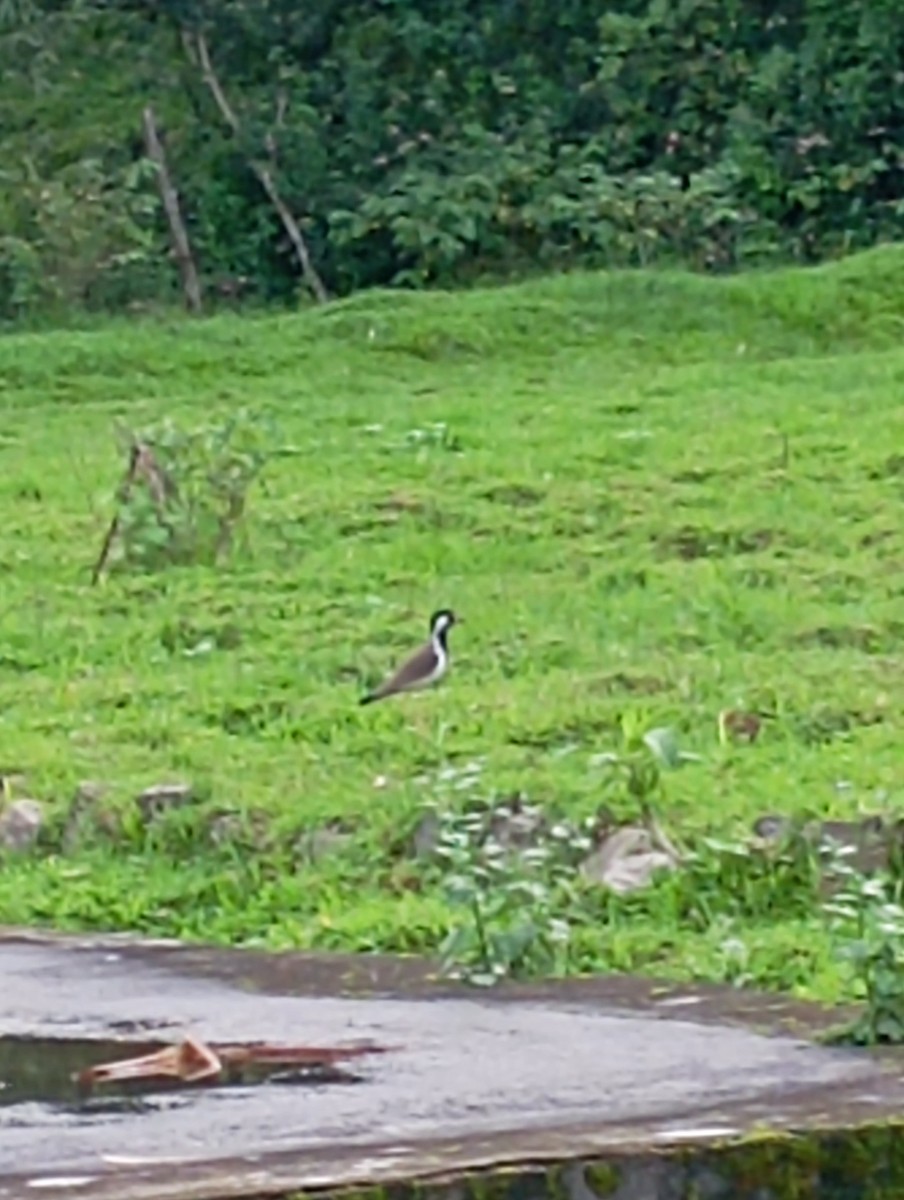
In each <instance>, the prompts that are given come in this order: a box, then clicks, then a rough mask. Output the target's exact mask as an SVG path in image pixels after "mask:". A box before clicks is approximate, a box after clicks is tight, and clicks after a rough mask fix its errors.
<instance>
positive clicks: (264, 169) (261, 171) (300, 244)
mask: <svg viewBox="0 0 904 1200" xmlns="http://www.w3.org/2000/svg"><path fill="white" fill-rule="evenodd" d="M182 45H183V46H184V47H185V52H186V54H187V55H188V58H189V61H190V62H192V63H194V64H195V65H197V66H199V67H200V70H201V78H202V79H203V80H204V83H205V84H206V85H207V88H208V90H209V91H210V94H211V96H213V99H214V102H215V104H216V106H217V108H218V109H219V110H220V114H221V115H222V117H223V120H224V121H225V122H226V124H227V125H228V126H229V128H230V129H231V130H232V132H233V133H234V134H235V135H236V136H238V135H239V134H240V133H241V129H242V124H241V121H240V120H239V118H238V115H237V114H236V111H235V109H234V108H233V107H232V105H231V104H230V103H229V99H228V97H227V96H226V93H225V92H224V91H223V87H222V84H221V83H220V80H219V77H218V76H217V73H216V71H215V70H214V68H213V63H212V62H211V61H210V51H209V49H208V46H207V39H206V38H205V36H204V34H203V33H202V32H201V31H200V30H198V31H196V32H195V33H191V32H189V30H187V29H183V31H182ZM248 165H249V166H250V167H251V170H252V171H253V172H254V174H255V175H256V176H257V179H258V182H259V183H260V185H261V187H262V188H263V189H264V191H265V192H266V194H267V197H268V199H269V200H270V203H271V204H272V205H273V207H274V208H275V209H276V211H277V213H278V215H279V219H280V221H282V224H283V229H285V231H286V234H287V235H288V238H289V241H290V242H291V243H292V246H293V247H294V249H295V254H296V256H297V258H298V263H299V266H300V267H301V277H302V279H303V280H304V282H305V283H306V284H307V286H308V288H309V289H310V291H311V293H312V294H313V295H314V297H315V299H316V300H318V301H319V303H321V304H324V303H326V301H327V300H329V294H328V293H327V290H326V288H325V287H324V286H323V280H322V279H321V278H320V276H319V275H318V273H317V270H316V268H315V267H314V264H313V262H312V260H311V255H310V252H309V250H308V245H307V242H306V241H305V239H304V234H303V233H302V232H301V229H300V228H299V227H298V222H297V221H296V220H295V217H294V216H293V215H292V211H291V209H290V208H289V206H288V205H287V204H286V202H285V201H284V200H283V198H282V196H281V195H280V192H279V188H278V187H277V186H276V180H275V179H274V178H273V173H272V171H271V170H270V168H269V167H268V165H267V164H266V163H265V162H261V161H260V160H259V159H256V158H249V160H248Z"/></svg>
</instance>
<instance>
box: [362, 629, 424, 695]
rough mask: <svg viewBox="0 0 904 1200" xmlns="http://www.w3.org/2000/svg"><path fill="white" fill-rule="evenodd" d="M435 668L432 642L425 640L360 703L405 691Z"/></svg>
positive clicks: (422, 679)
mask: <svg viewBox="0 0 904 1200" xmlns="http://www.w3.org/2000/svg"><path fill="white" fill-rule="evenodd" d="M435 669H436V654H435V652H434V649H433V646H432V644H431V643H430V642H427V643H426V645H424V646H421V648H420V650H415V652H414V654H412V656H411V657H410V658H409V659H406V660H405V662H403V663H402V665H401V666H400V667H399V669H398V670H397V671H396V672H395V674H394V675H390V677H389V678H388V679H387V680H386V682H385V683H381V684H380V686H379V687H378V688H374V690H373V691H372V692H370V693H369V694H368V695H367V696H365V697H364V700H363V701H362V703H367V702H370V701H373V700H383V699H385V697H386V696H392V695H395V693H396V692H407V691H409V690H410V689H411V688H412V687H416V686H417V685H418V684H419V683H421V682H423V681H424V680H425V679H427V678H429V676H430V675H432V674H433V671H434V670H435Z"/></svg>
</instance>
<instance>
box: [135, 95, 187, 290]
mask: <svg viewBox="0 0 904 1200" xmlns="http://www.w3.org/2000/svg"><path fill="white" fill-rule="evenodd" d="M141 117H142V122H143V124H144V143H145V146H146V147H147V152H148V158H149V159H150V160H151V162H152V163H153V164H154V166H155V167H156V168H157V183H158V186H159V188H160V198H161V200H162V201H163V211H164V212H165V213H166V219H167V221H168V222H169V227H170V236H171V237H172V240H173V252H174V253H175V255H176V262H177V263H178V265H179V274H180V275H181V276H182V291H183V293H184V295H185V306H186V308H187V309H188V310H189V312H194V313H198V312H200V311H201V280H200V279H199V278H198V269H197V267H196V266H195V259H194V255H193V254H192V250H191V242H190V241H189V240H188V230H187V229H186V228H185V222H184V221H183V220H182V211H181V209H180V208H179V194H178V192H177V191H176V188H175V186H174V184H173V178H172V176H171V175H170V172H169V167H168V165H167V162H166V154H165V152H164V149H163V144H162V142H161V141H160V135H159V134H158V132H157V122H156V120H155V118H154V110H153V109H152V108H151V106H150V105H148V106H147V108H145V110H144V112H143V113H142V114H141Z"/></svg>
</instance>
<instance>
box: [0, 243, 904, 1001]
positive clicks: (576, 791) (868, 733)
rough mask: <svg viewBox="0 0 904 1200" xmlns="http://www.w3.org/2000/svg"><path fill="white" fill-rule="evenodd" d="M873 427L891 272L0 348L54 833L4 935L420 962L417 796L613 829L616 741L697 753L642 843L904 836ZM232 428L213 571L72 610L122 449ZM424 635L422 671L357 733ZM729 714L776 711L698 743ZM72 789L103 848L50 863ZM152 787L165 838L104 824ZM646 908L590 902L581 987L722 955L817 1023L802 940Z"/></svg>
mask: <svg viewBox="0 0 904 1200" xmlns="http://www.w3.org/2000/svg"><path fill="white" fill-rule="evenodd" d="M902 399H904V250H902V248H899V247H889V248H884V249H881V250H877V251H875V252H872V253H869V254H866V255H861V256H857V257H854V258H851V259H848V260H846V261H844V262H841V263H838V264H833V265H830V266H826V267H821V268H817V269H811V270H789V271H782V272H775V273H768V274H756V275H750V276H745V277H740V278H731V279H703V278H697V277H692V276H689V275H684V274H671V273H665V274H663V273H658V274H653V273H649V274H647V273H634V274H615V275H605V274H584V275H573V276H566V277H557V278H549V279H542V280H538V281H533V282H528V283H525V284H522V285H519V286H514V287H507V288H500V289H487V290H482V291H477V292H473V293H469V294H460V295H449V294H427V295H414V294H372V295H362V296H360V297H357V298H354V299H352V300H350V301H347V302H342V303H337V304H334V305H332V306H330V307H328V308H327V309H324V310H321V311H313V312H303V313H300V314H298V315H291V316H269V317H237V316H221V317H217V318H214V319H211V320H207V321H204V322H199V323H193V322H190V321H188V320H181V319H172V320H157V321H152V320H146V321H136V322H133V323H126V322H119V323H115V324H110V325H108V326H105V327H103V328H101V329H99V330H96V331H87V332H58V333H48V334H33V335H32V334H16V335H8V336H6V337H4V338H2V339H0V414H2V415H0V497H2V517H3V519H2V524H0V570H2V604H0V772H6V773H9V772H18V773H21V774H22V775H24V777H25V778H24V781H19V782H16V783H15V785H14V791H13V796H14V797H15V796H25V795H27V796H32V797H36V798H37V799H39V800H41V801H43V802H45V803H46V805H47V806H48V812H49V817H48V825H47V827H46V829H45V831H44V836H43V838H42V842H41V844H40V845H39V847H38V848H37V850H35V851H34V852H33V853H32V854H30V855H29V856H27V857H25V858H16V857H7V858H5V859H3V860H2V861H0V923H2V922H6V923H43V924H54V925H57V926H59V927H64V928H78V927H81V928H86V927H87V928H127V929H137V930H142V931H152V932H155V933H166V934H173V935H179V936H185V937H191V938H199V939H212V940H218V941H233V942H246V943H248V942H250V943H257V944H266V945H273V946H318V947H335V948H344V949H360V950H372V949H388V950H405V951H421V952H427V953H430V952H434V951H435V950H436V948H437V946H438V944H439V942H440V941H441V939H442V937H443V935H444V933H445V931H446V929H447V927H448V924H449V920H450V912H451V910H450V909H449V907H448V906H447V904H446V901H445V899H444V897H443V892H442V889H441V887H440V884H439V881H438V879H437V877H436V873H435V871H433V872H432V871H431V868H429V867H427V866H423V865H422V864H419V863H417V862H414V861H413V859H412V857H411V855H410V853H409V836H410V833H411V831H412V829H413V828H414V826H415V825H416V823H417V821H418V818H419V814H420V813H421V811H422V809H423V807H424V806H425V805H427V804H430V803H436V804H439V805H440V806H441V807H443V806H449V805H453V806H454V805H456V804H461V803H463V802H464V801H465V799H467V798H468V797H466V796H464V794H463V793H459V792H457V791H456V790H455V789H454V788H453V787H450V786H449V785H448V783H447V782H444V780H447V779H448V772H447V771H446V768H448V767H450V766H451V767H453V768H456V767H459V768H460V767H462V766H463V765H465V764H468V763H477V764H478V766H479V771H478V770H475V771H474V772H473V778H474V780H475V782H474V783H473V784H472V785H471V790H470V798H471V799H473V798H474V796H475V795H476V796H483V797H486V798H491V797H493V796H507V795H510V794H512V793H516V792H517V793H520V794H522V795H524V796H525V797H527V798H528V799H529V800H530V801H531V802H533V803H536V804H539V805H541V806H543V808H544V809H546V810H547V811H548V812H550V813H551V814H556V815H563V816H570V817H572V818H577V817H581V816H584V815H588V814H590V813H592V812H594V811H595V810H596V808H597V807H598V806H599V804H600V803H601V801H602V799H603V793H604V791H605V799H606V802H607V803H609V804H610V805H614V806H615V808H616V811H617V814H618V816H619V817H620V818H623V819H625V820H630V819H632V818H635V817H636V816H637V811H636V806H635V805H634V804H633V802H632V800H631V798H630V796H629V795H627V794H626V793H625V794H623V795H619V794H614V795H613V792H612V789H611V788H608V789H607V788H606V786H605V781H604V779H603V773H604V772H603V770H602V768H601V766H600V764H599V761H598V756H599V755H601V754H604V753H605V752H606V751H610V750H615V749H618V748H619V746H620V744H621V738H622V729H623V727H624V725H625V723H629V724H630V723H636V724H637V725H639V726H640V727H643V728H646V727H652V726H670V727H672V728H673V729H674V730H676V731H677V733H678V735H679V737H680V739H681V744H682V746H683V747H685V748H686V749H688V750H692V751H694V752H696V753H697V754H699V755H700V756H701V759H700V761H699V762H697V763H693V764H690V765H688V766H686V767H684V768H682V769H681V770H679V771H675V772H673V773H670V774H669V775H668V777H667V779H666V783H665V787H666V792H665V799H664V801H663V802H662V805H661V810H660V818H661V820H662V822H663V824H664V825H665V826H666V828H667V829H668V831H669V832H670V834H671V835H672V836H673V837H675V838H678V839H680V840H681V842H682V843H683V844H685V845H689V846H691V847H693V845H694V844H695V839H700V838H702V837H704V836H712V837H719V838H727V839H737V838H739V837H744V836H747V835H748V834H749V832H750V828H751V824H752V822H753V821H754V820H755V819H756V818H757V817H758V816H761V815H763V814H765V813H783V814H788V815H800V814H803V813H808V814H813V815H817V816H825V815H832V816H837V817H854V816H857V815H858V814H861V813H872V812H880V811H888V810H895V809H897V808H899V806H900V785H901V782H902V776H904V756H902V748H901V716H900V711H901V700H902V695H904V684H902V655H901V643H902V633H904V602H902V601H904V575H902V567H904V523H902V505H904V404H902ZM241 406H244V407H248V408H250V409H252V410H253V411H255V412H260V413H261V414H265V415H267V416H268V417H269V418H271V419H272V420H273V421H274V422H275V425H276V428H277V432H276V434H275V435H274V436H275V438H276V441H275V443H274V449H277V450H279V454H278V455H276V456H275V457H274V459H273V461H272V463H271V464H270V466H269V467H268V470H267V472H266V475H265V478H264V481H263V485H262V486H259V487H256V488H255V490H254V492H253V493H252V496H251V499H250V503H249V509H248V515H247V520H246V523H245V526H244V534H243V540H242V543H241V544H240V545H239V546H238V547H237V548H236V550H235V552H234V554H233V555H232V556H231V557H230V558H229V559H228V560H226V561H225V562H223V563H222V565H221V566H220V567H218V568H217V569H211V568H207V567H178V568H170V569H167V570H164V571H159V572H156V573H154V574H145V575H141V574H137V573H134V572H133V573H123V572H119V573H114V574H112V575H111V576H110V577H109V578H106V579H105V580H104V581H103V582H102V583H101V584H100V585H98V586H97V587H92V586H91V582H90V572H91V567H92V564H93V561H94V559H95V558H96V556H97V552H98V549H99V546H100V542H101V539H102V537H103V534H104V531H105V528H106V526H107V524H108V522H109V520H110V516H111V514H112V503H113V494H114V491H115V488H116V486H117V483H118V481H119V479H120V477H121V474H122V469H123V462H122V457H121V451H120V449H119V447H118V445H117V442H116V438H115V428H116V423H117V422H122V423H124V424H125V425H127V426H129V427H133V428H141V427H143V426H145V425H147V424H151V423H153V422H155V421H157V420H160V419H162V418H164V417H170V418H172V419H173V420H175V421H176V422H178V423H180V424H181V425H184V426H185V427H186V428H192V427H195V426H199V425H203V424H205V423H207V422H210V421H213V420H217V419H219V418H221V417H223V416H226V415H228V414H229V413H230V411H232V410H234V409H235V408H237V407H241ZM441 606H450V607H452V608H454V609H455V610H456V611H457V612H458V613H460V615H461V616H462V617H463V618H464V620H463V623H462V624H461V625H460V626H459V627H457V628H456V629H454V630H453V633H452V639H451V645H452V653H453V668H452V672H451V674H450V676H449V678H448V680H447V681H446V682H445V683H444V684H443V685H442V686H441V687H440V688H439V689H437V690H436V691H434V692H432V693H430V694H427V695H423V696H415V697H409V698H402V699H399V700H393V701H387V702H386V703H385V704H380V705H374V706H371V707H367V708H359V706H358V704H357V701H358V698H359V696H360V694H361V693H362V691H363V690H364V689H365V687H366V686H367V685H368V684H372V683H374V682H375V681H377V680H378V679H379V678H380V677H381V675H382V674H383V672H384V671H385V670H386V669H388V668H389V667H390V666H391V665H392V664H393V663H394V662H396V661H397V660H398V658H399V656H400V655H403V654H404V653H405V652H406V651H407V650H408V648H409V647H413V646H414V645H415V644H416V643H417V641H418V640H420V639H422V638H423V636H424V635H425V633H426V624H427V618H428V616H429V614H430V612H431V611H432V610H433V609H434V608H438V607H441ZM725 707H742V708H743V707H753V708H757V707H759V708H763V709H766V710H769V711H770V712H773V713H774V714H775V716H774V719H772V720H769V721H767V722H766V723H765V726H764V731H763V733H762V736H761V738H760V740H759V741H758V742H757V743H756V744H755V745H753V746H751V747H737V748H734V749H731V748H725V747H722V746H721V745H720V744H719V741H718V737H717V716H718V713H719V711H720V710H721V709H723V708H725ZM444 771H446V773H445V774H444ZM83 780H92V781H96V782H98V783H100V784H103V785H104V786H105V788H106V792H105V797H104V800H103V804H104V806H105V813H106V814H107V815H109V814H112V815H113V817H116V818H118V819H119V820H120V821H121V826H122V827H121V829H120V831H119V833H118V834H117V835H115V836H113V837H105V836H104V835H103V831H102V830H99V829H97V828H95V827H93V826H92V825H91V823H90V822H88V823H87V826H86V828H85V830H83V833H82V835H81V836H79V837H73V836H70V837H69V838H67V839H66V841H65V845H64V843H63V841H62V830H63V827H64V825H65V823H66V818H67V814H68V811H69V807H70V804H71V799H72V795H73V793H74V791H75V788H76V786H77V785H78V784H79V783H80V781H83ZM172 780H177V781H178V780H184V781H187V782H190V783H192V784H193V785H194V786H195V787H196V789H197V790H198V793H199V795H200V799H199V801H198V804H197V809H196V810H193V813H194V815H192V816H188V815H186V816H184V819H182V818H180V821H181V823H180V822H179V821H170V822H169V823H168V824H166V832H165V835H164V834H163V833H159V832H158V833H157V834H154V832H153V831H151V832H150V833H148V832H145V831H144V830H143V829H142V828H141V826H140V822H139V820H138V813H137V808H136V805H135V796H136V795H137V793H138V792H140V791H141V789H142V788H144V787H147V786H148V785H151V784H155V783H160V782H166V781H172ZM223 813H227V814H231V816H230V817H229V819H228V821H227V822H225V823H224V822H222V821H221V822H220V824H219V825H216V827H215V829H216V830H218V831H219V834H220V836H219V838H216V837H214V836H213V835H212V834H211V825H212V823H213V822H214V820H215V817H216V816H217V814H221V815H222V814H223ZM337 823H338V824H341V826H342V828H343V829H344V830H345V831H346V832H347V833H348V834H349V835H350V836H349V837H348V838H347V839H346V840H345V841H343V842H342V843H341V844H337V845H336V846H335V847H327V848H326V849H324V848H323V847H321V849H320V851H319V852H318V853H315V854H313V855H312V854H311V852H310V851H311V846H310V838H309V836H308V835H309V834H310V833H312V832H314V831H323V830H324V829H325V828H326V827H332V826H333V825H334V824H337ZM101 824H102V822H101ZM224 830H225V833H224V832H223V831H224ZM667 886H668V884H667V883H665V884H657V885H655V886H654V888H653V889H652V891H651V893H650V894H649V896H647V897H632V898H630V899H627V900H625V901H620V902H618V903H613V904H611V905H609V906H608V907H606V908H605V909H601V910H600V912H601V914H602V915H601V917H600V921H599V924H598V926H597V927H595V928H592V929H589V930H585V931H584V934H583V935H582V937H583V941H582V945H583V946H584V951H583V958H582V961H581V963H580V964H579V966H580V967H581V968H582V969H598V970H605V969H616V968H617V969H637V970H645V971H649V972H652V973H654V974H659V975H672V976H676V977H701V978H711V979H720V978H738V976H739V970H738V953H739V951H738V946H739V945H740V947H741V951H740V953H741V955H742V958H743V970H742V971H740V975H741V976H743V979H744V980H745V981H749V982H753V983H760V984H764V985H766V986H772V987H783V988H788V989H791V990H794V991H796V992H798V993H800V994H806V995H818V996H824V997H826V998H835V997H838V996H841V995H843V994H845V993H846V989H847V988H848V984H847V983H846V981H845V977H844V974H843V968H842V967H841V966H840V965H839V963H838V961H837V956H836V955H835V954H834V952H833V949H832V945H831V942H830V939H829V936H828V934H827V932H826V930H825V926H824V921H823V918H822V917H821V916H820V914H819V912H818V910H817V908H816V907H814V909H813V911H812V912H811V913H807V912H803V913H802V912H801V911H799V909H798V908H794V909H793V910H792V909H789V911H787V912H783V911H781V910H780V909H777V910H776V911H775V912H774V913H770V914H768V915H764V916H761V917H760V918H759V919H757V920H755V921H754V920H750V921H745V920H744V919H743V918H738V917H737V916H734V915H732V906H731V903H730V897H726V898H725V900H726V904H725V911H724V912H721V913H720V906H719V900H718V897H716V899H715V900H714V902H713V913H714V915H713V917H712V920H711V921H710V922H709V923H707V922H702V923H701V922H700V921H699V920H698V921H696V922H694V923H692V924H691V923H688V924H687V925H683V924H682V923H681V921H680V920H678V919H677V918H675V919H670V918H668V916H667V911H666V907H663V906H662V905H659V906H657V903H656V896H657V895H658V894H659V893H661V892H662V889H663V888H664V887H667Z"/></svg>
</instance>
